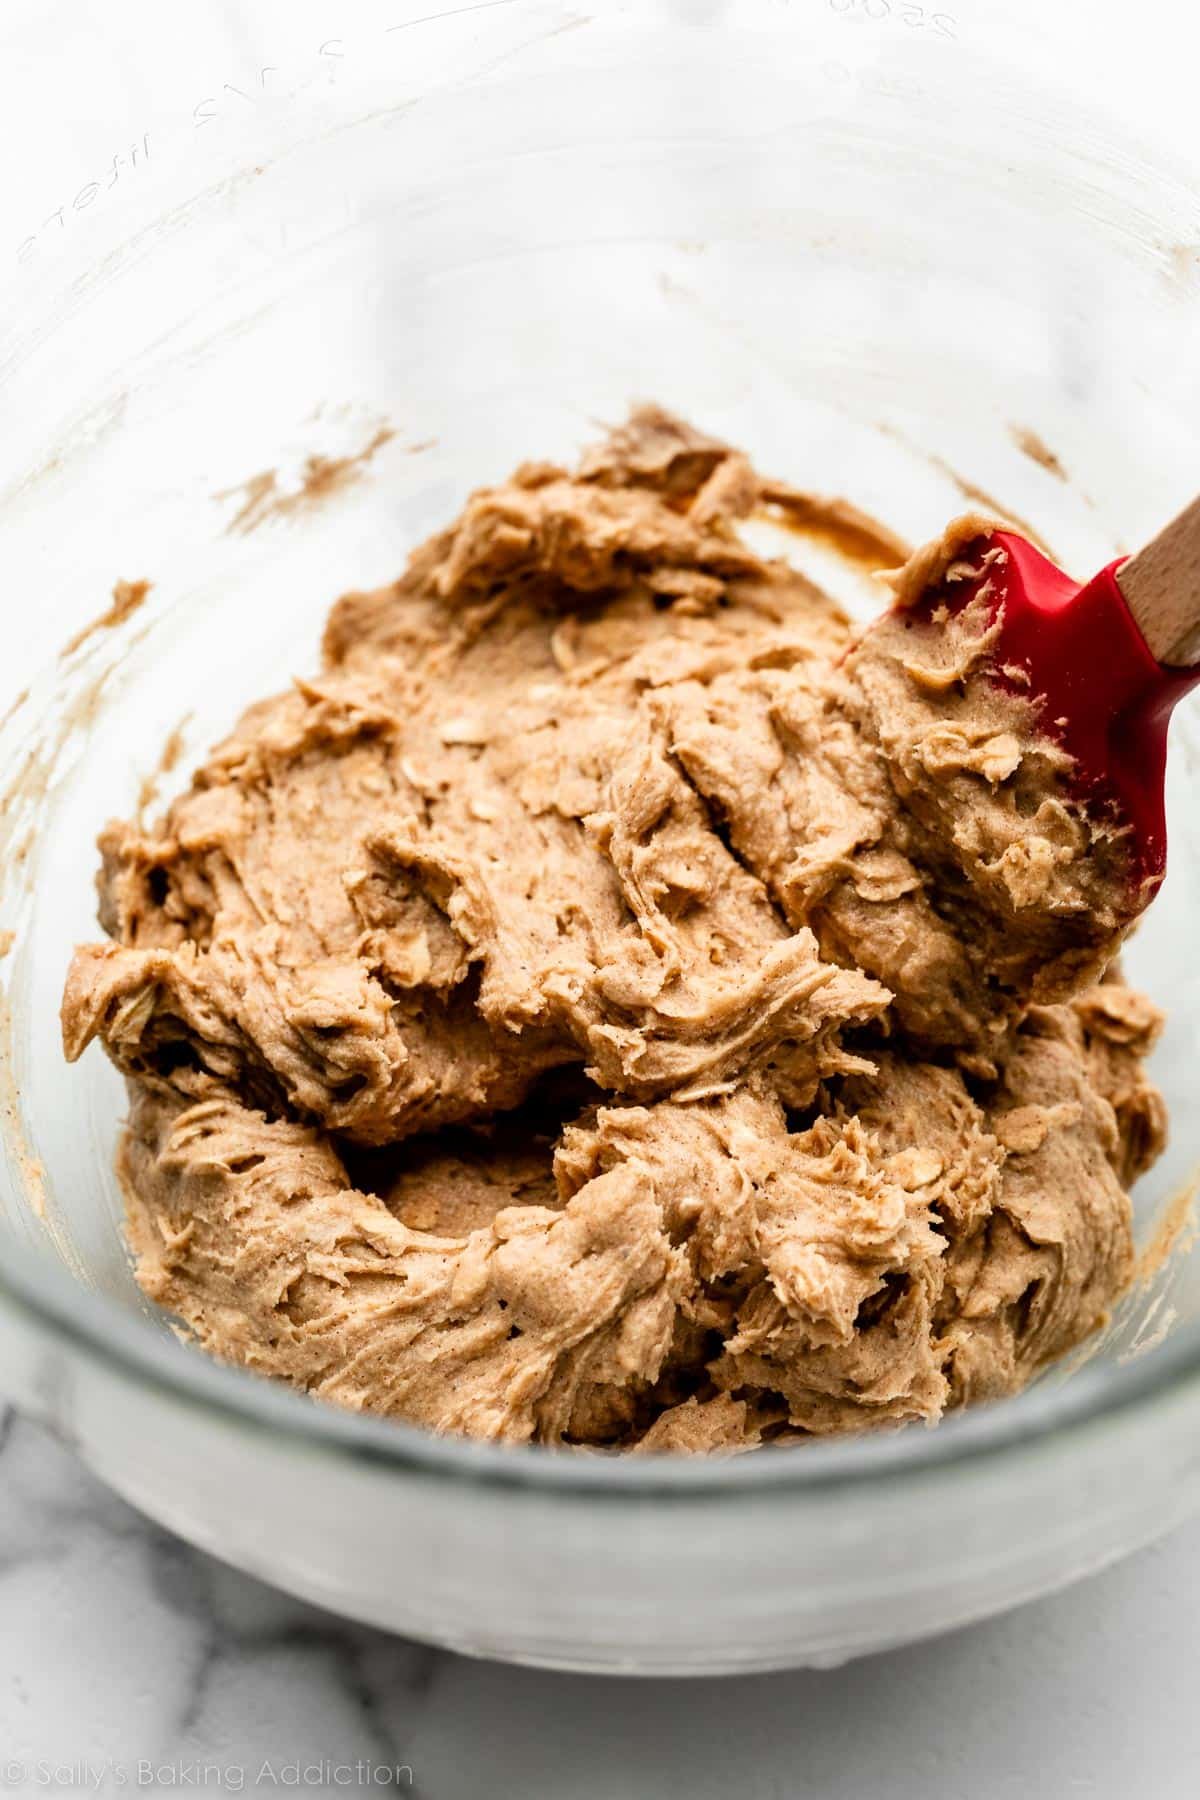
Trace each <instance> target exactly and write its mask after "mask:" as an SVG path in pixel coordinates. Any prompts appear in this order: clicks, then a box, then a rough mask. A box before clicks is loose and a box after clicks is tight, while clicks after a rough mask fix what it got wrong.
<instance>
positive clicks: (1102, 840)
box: [63, 408, 1164, 1452]
mask: <svg viewBox="0 0 1200 1800" xmlns="http://www.w3.org/2000/svg"><path fill="white" fill-rule="evenodd" d="M781 491H782V490H780V489H779V488H778V485H777V484H774V485H769V484H764V483H762V482H761V481H760V479H759V477H758V476H757V475H756V474H755V473H754V471H753V469H752V468H751V466H750V464H749V463H748V462H747V461H746V459H745V458H744V457H743V456H741V455H739V454H738V453H736V452H734V451H731V450H730V449H728V448H727V447H726V446H725V445H723V444H720V443H718V442H716V441H715V440H713V439H711V438H708V437H706V436H704V435H702V434H701V433H699V432H697V431H694V430H692V429H691V428H689V427H688V426H686V425H684V424H682V423H680V422H679V421H677V420H676V419H674V418H671V417H669V416H668V415H666V414H665V413H662V412H660V411H658V410H656V409H653V408H643V409H641V410H639V411H638V412H636V413H635V414H634V415H633V417H632V418H631V420H630V421H629V423H628V424H627V425H626V426H624V427H623V428H621V429H620V430H618V431H616V432H614V433H613V434H612V435H611V437H610V438H609V439H608V440H607V442H606V443H604V444H603V445H601V446H600V447H599V448H598V449H596V450H594V451H592V452H590V453H589V454H588V455H587V456H586V457H585V458H584V459H583V462H582V463H581V465H580V467H579V468H578V469H577V470H575V471H574V472H573V473H572V472H570V471H568V470H566V469H563V468H560V467H558V466H557V465H554V464H548V463H527V464H524V465H523V466H522V467H521V468H519V469H518V470H517V471H516V473H515V474H514V475H513V476H512V477H511V479H510V480H509V481H508V482H506V483H504V484H503V485H501V486H499V487H496V488H492V489H488V490H485V491H482V492H480V493H476V494H475V495H473V496H472V497H471V499H470V500H469V501H468V503H467V506H466V508H465V509H464V511H463V513H462V515H461V517H460V518H459V519H458V520H457V521H456V522H455V523H454V524H453V525H451V526H450V527H449V528H448V529H447V530H445V531H443V532H442V533H440V534H439V535H438V536H437V537H435V538H433V539H432V540H430V542H428V543H426V544H424V545H423V546H422V547H421V548H420V549H418V550H417V551H416V552H415V554H414V555H413V556H412V558H411V560H410V562H409V566H408V568H407V570H406V571H405V572H404V574H403V575H401V577H400V578H399V580H397V581H396V582H395V583H394V584H393V585H392V586H390V587H386V588H382V589H379V590H376V591H374V592H370V593H352V594H348V595H346V596H345V597H344V598H343V599H341V600H340V601H338V603H337V605H336V606H335V607H334V609H333V611H332V613H331V615H330V618H329V622H328V625H327V628H326V632H325V639H324V655H323V660H322V666H321V668H320V671H319V672H318V673H317V674H315V675H313V676H311V677H306V678H304V679H301V680H298V681H297V682H296V683H295V684H294V686H293V687H292V688H291V689H289V690H288V691H287V692H286V693H283V694H281V695H278V696H277V697H275V698H273V699H268V700H264V701H262V702H260V703H259V704H258V705H256V706H253V707H251V709H250V710H249V711H248V712H247V713H246V715H245V716H244V718H243V719H242V721H241V723H240V724H239V725H238V726H237V728H236V729H235V731H234V732H233V734H232V736H231V737H229V738H228V739H227V740H226V741H225V742H224V743H223V744H221V745H219V746H218V747H217V748H216V750H214V751H213V753H212V754H211V756H210V757H209V759H208V761H207V762H206V763H205V764H204V766H203V767H202V768H201V769H200V771H199V772H198V773H197V775H196V776H195V778H194V780H193V783H192V785H191V788H190V790H189V791H188V792H187V793H186V794H184V795H183V796H182V798H180V799H178V800H177V801H176V802H175V803H174V804H173V805H172V806H171V807H170V809H169V811H168V812H167V813H166V815H165V817H163V818H162V819H161V820H160V821H159V822H158V823H157V824H156V825H155V827H154V828H153V829H152V830H146V829H142V828H140V827H136V826H134V825H130V824H113V825H110V826H109V827H108V828H107V829H106V831H105V833H104V835H103V838H102V853H103V868H102V872H101V876H100V916H101V922H102V924H103V927H104V930H105V932H106V934H107V937H106V941H104V942H103V943H98V944H92V945H87V946H84V947H83V948H82V949H80V950H79V952H78V953H77V955H76V957H75V960H74V963H73V965H72V968H71V971H70V975H69V979H68V983H67V989H66V996H65V1001H64V1008H63V1026H64V1034H65V1041H66V1048H67V1053H68V1055H69V1056H71V1057H72V1058H74V1057H77V1056H78V1055H80V1054H81V1052H82V1051H83V1050H84V1048H85V1047H86V1045H87V1044H88V1043H89V1042H90V1041H91V1040H92V1039H93V1038H97V1037H98V1038H99V1039H100V1040H101V1041H102V1042H103V1044H104V1046H105V1048H106V1049H107V1051H108V1053H109V1054H110V1056H111V1057H112V1058H113V1060H114V1061H115V1062H116V1063H117V1065H118V1066H119V1067H120V1068H121V1069H122V1070H123V1071H124V1072H125V1074H126V1076H127V1077H128V1081H129V1089H130V1102H131V1111H130V1118H129V1124H128V1128H127V1130H126V1132H125V1135H124V1140H123V1144H122V1148H121V1153H120V1166H121V1173H122V1178H123V1182H124V1186H125V1191H126V1194H127V1197H128V1216H129V1234H130V1240H131V1243H132V1245H133V1248H134V1251H135V1254H136V1257H137V1268H138V1276H139V1279H140V1281H141V1283H142V1285H143V1287H144V1288H145V1290H146V1292H147V1293H148V1294H150V1295H151V1296H152V1297H153V1298H154V1299H155V1300H156V1301H158V1302H159V1303H160V1304H161V1305H162V1306H163V1307H165V1308H166V1309H168V1310H169V1311H170V1312H171V1313H172V1314H174V1315H175V1316H176V1317H177V1318H178V1319H179V1320H181V1321H182V1322H183V1323H184V1325H185V1326H186V1327H187V1328H188V1330H189V1331H190V1332H191V1334H192V1335H193V1336H194V1337H195V1338H196V1339H197V1340H198V1341H199V1342H200V1343H201V1344H203V1345H204V1346H205V1347H206V1348H207V1349H208V1350H210V1351H212V1352H213V1353H214V1354H215V1355H217V1356H219V1357H222V1358H224V1359H226V1360H229V1361H232V1362H236V1363H239V1364H242V1365H244V1366H245V1367H248V1368H251V1369H256V1370H259V1371H260V1372H262V1373H264V1374H267V1375H272V1376H276V1377H281V1378H283V1379H285V1380H287V1381H290V1382H292V1383H294V1384H295V1385H296V1386H298V1387H300V1388H302V1389H304V1390H306V1391H308V1392H310V1393H312V1394H315V1395H319V1396H320V1397H322V1398H323V1399H326V1400H330V1401H336V1402H339V1403H340V1404H342V1405H345V1406H349V1407H353V1408H361V1409H366V1410H370V1411H374V1412H378V1413H382V1414H387V1415H389V1416H392V1417H396V1418H402V1419H406V1420H410V1421H414V1422H417V1423H419V1424H422V1425H425V1426H428V1427H431V1428H433V1429H435V1430H437V1431H443V1432H467V1433H472V1434H475V1435H477V1436H480V1437H489V1438H500V1439H507V1440H510V1441H516V1442H523V1441H530V1440H536V1441H539V1442H542V1443H549V1444H564V1443H565V1444H579V1445H589V1446H603V1447H609V1448H613V1449H630V1450H638V1451H644V1452H662V1451H682V1452H697V1451H723V1452H729V1451H739V1450H744V1449H747V1448H749V1447H751V1446H755V1445H759V1444H762V1443H767V1442H775V1443H791V1442H793V1441H799V1440H800V1439H804V1438H807V1437H810V1436H811V1435H813V1434H818V1433H825V1432H839V1431H861V1430H863V1429H864V1428H867V1427H871V1426H878V1425H892V1424H899V1423H902V1422H904V1421H907V1420H915V1419H924V1420H934V1419H936V1418H938V1417H939V1416H940V1415H941V1414H942V1413H943V1412H944V1411H945V1410H946V1409H947V1408H948V1407H955V1406H961V1405H963V1404H964V1403H968V1402H971V1401H975V1400H981V1399H987V1398H990V1397H992V1396H996V1395H1002V1394H1007V1393H1011V1392H1012V1391H1013V1390H1015V1389H1017V1388H1019V1387H1020V1386H1021V1385H1022V1384H1023V1383H1025V1382H1027V1381H1028V1380H1029V1379H1030V1378H1031V1377H1032V1376H1033V1375H1034V1374H1035V1373H1036V1372H1037V1371H1038V1370H1039V1369H1040V1368H1042V1367H1043V1366H1044V1365H1045V1364H1046V1363H1048V1362H1050V1361H1051V1360H1052V1359H1054V1358H1055V1357H1058V1356H1061V1355H1062V1354H1063V1353H1064V1352H1065V1351H1067V1350H1069V1349H1070V1348H1072V1347H1073V1346H1074V1345H1076V1344H1078V1343H1079V1342H1080V1341H1081V1340H1082V1339H1084V1338H1086V1337H1087V1336H1088V1334H1089V1333H1091V1332H1092V1331H1094V1330H1095V1329H1096V1328H1097V1326H1099V1325H1100V1324H1101V1323H1102V1321H1103V1320H1104V1319H1105V1317H1106V1315H1107V1313H1108V1311H1109V1309H1110V1308H1111V1306H1112V1305H1113V1303H1114V1301H1115V1300H1116V1299H1117V1298H1118V1297H1119V1296H1120V1294H1121V1293H1122V1291H1123V1290H1124V1289H1125V1287H1126V1286H1127V1284H1128V1282H1129V1280H1130V1277H1131V1271H1132V1266H1133V1259H1132V1249H1131V1238H1130V1208H1129V1200H1128V1192H1127V1190H1128V1187H1129V1184H1130V1183H1131V1182H1132V1181H1133V1180H1134V1179H1135V1177H1136V1176H1137V1175H1138V1174H1139V1173H1140V1172H1141V1170H1143V1169H1144V1168H1146V1167H1147V1166H1148V1165H1149V1163H1151V1162H1152V1161H1153V1159H1154V1157H1155V1156H1156V1154H1157V1153H1158V1150H1159V1148H1160V1146H1161V1143H1162V1140H1163V1134H1164V1118H1163V1107H1162V1102H1161V1100H1160V1098H1159V1096H1158V1094H1157V1092H1156V1091H1155V1090H1154V1088H1153V1087H1152V1086H1150V1085H1149V1083H1148V1082H1147V1079H1146V1077H1145V1074H1144V1072H1143V1061H1142V1059H1143V1057H1144V1056H1145V1054H1146V1052H1147V1050H1148V1049H1149V1047H1150V1046H1151V1044H1152V1043H1153V1041H1154V1038H1155V1035H1156V1033H1157V1031H1158V1029H1159V1017H1158V1014H1157V1013H1156V1011H1155V1009H1154V1008H1153V1007H1152V1006H1151V1005H1150V1003H1149V1002H1148V1001H1147V1000H1145V999H1144V998H1143V997H1142V996H1141V995H1139V994H1136V993H1134V992H1133V991H1131V990H1130V989H1128V988H1127V987H1125V986H1124V984H1123V983H1122V981H1121V979H1120V976H1119V974H1118V973H1117V970H1116V965H1115V964H1114V961H1113V957H1114V954H1115V952H1116V950H1117V948H1118V946H1119V943H1120V940H1121V937H1122V935H1123V934H1124V932H1125V930H1126V929H1127V928H1128V926H1129V924H1130V923H1131V920H1132V916H1133V913H1134V911H1135V910H1136V907H1135V906H1134V905H1133V904H1132V903H1131V901H1130V897H1129V896H1130V892H1131V889H1130V885H1129V881H1128V869H1127V864H1126V856H1125V849H1124V845H1123V842H1122V838H1121V835H1120V833H1119V832H1116V831H1114V830H1113V829H1112V827H1111V826H1108V825H1104V824H1099V823H1097V822H1096V821H1095V820H1092V819H1090V818H1089V817H1088V816H1087V815H1086V814H1085V813H1084V812H1083V811H1082V810H1081V808H1080V806H1079V805H1078V804H1077V802H1076V801H1075V800H1074V799H1073V797H1072V793H1071V787H1070V781H1069V777H1070V765H1069V763H1068V761H1067V759H1066V757H1065V756H1064V754H1063V752H1062V751H1061V750H1060V749H1058V748H1057V747H1056V746H1055V745H1054V743H1053V742H1052V741H1051V740H1050V739H1049V738H1048V737H1046V736H1043V735H1041V734H1040V733H1039V731H1038V729H1037V726H1038V718H1037V708H1036V702H1035V701H1033V700H1032V699H1031V700H1025V699H1023V698H1019V697H1016V696H1014V695H1013V694H1012V693H1011V692H1009V691H1002V690H1001V689H1000V688H999V687H998V686H997V685H996V684H994V683H993V682H992V681H991V680H990V679H989V674H988V656H989V650H990V646H991V643H992V641H993V636H994V633H993V631H992V629H991V628H990V626H989V624H988V621H987V616H986V609H984V608H982V607H972V606H968V607H967V608H965V609H963V610H961V611H959V612H958V613H956V614H955V615H954V616H953V617H950V616H948V615H947V614H943V615H942V616H940V617H939V616H937V615H936V613H935V614H934V615H930V616H927V611H926V609H923V610H922V612H921V613H920V614H913V613H910V612H907V611H906V609H905V605H904V602H905V600H906V598H912V597H914V596H915V595H916V593H917V592H923V591H925V589H926V588H927V587H928V586H929V584H930V583H931V582H939V581H952V580H953V579H954V578H955V573H956V570H958V569H959V568H961V567H962V565H963V559H964V558H965V557H969V554H970V545H971V542H972V540H973V538H975V537H976V536H977V534H978V530H979V524H980V521H979V520H978V519H977V518H970V517H969V518H968V519H967V520H965V521H960V522H959V523H958V524H957V525H956V526H955V527H952V528H951V530H950V531H949V533H948V534H947V535H946V537H945V538H944V539H942V540H941V541H939V542H938V543H937V544H935V545H932V546H930V547H928V548H927V549H926V550H925V551H922V552H918V554H917V556H916V557H915V558H914V559H913V560H912V561H911V562H910V563H909V564H908V565H907V567H906V569H905V570H904V571H902V572H901V573H900V574H899V576H898V577H897V578H896V583H895V585H896V590H897V598H898V601H899V604H898V605H897V607H896V608H895V609H894V610H893V611H892V612H891V613H890V614H889V615H888V616H887V618H886V620H885V622H884V623H882V624H881V625H880V626H879V627H877V628H876V629H875V630H873V631H872V632H871V633H869V634H868V635H867V636H866V637H865V638H864V639H863V640H862V641H861V642H860V643H859V644H858V645H857V646H855V645H854V643H853V633H852V630H851V627H850V625H849V623H848V621H847V619H846V618H845V616H844V615H843V614H842V612H841V611H840V610H839V608H838V607H837V605H835V604H834V603H833V602H832V601H831V600H830V599H829V598H828V597H827V596H826V595H825V594H824V593H823V592H822V591H821V590H820V589H819V588H818V587H816V586H815V585H814V584H813V583H812V582H811V581H810V580H809V579H807V578H806V577H805V576H803V575H801V574H799V573H797V572H796V571H795V570H794V569H792V568H791V567H789V566H787V565H785V564H784V563H781V562H771V561H765V560H763V559H761V558H760V557H759V556H757V555H755V554H754V553H753V552H752V551H751V550H750V549H749V548H748V547H747V545H746V544H745V542H744V541H743V540H742V538H741V537H740V536H739V533H738V529H737V527H738V521H739V519H740V518H742V517H743V516H745V515H746V514H748V513H749V512H750V511H752V510H753V509H755V508H756V507H757V506H758V505H760V504H761V503H762V502H763V499H764V495H767V496H770V495H771V494H774V495H775V496H776V499H777V497H778V494H779V492H781ZM970 572H971V573H972V574H974V573H977V571H975V570H973V569H972V570H971V571H970Z"/></svg>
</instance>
